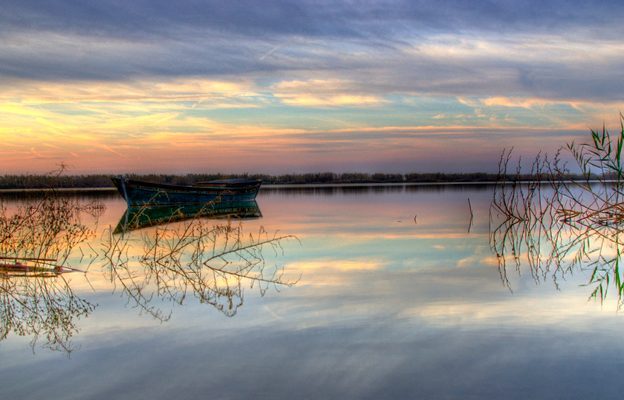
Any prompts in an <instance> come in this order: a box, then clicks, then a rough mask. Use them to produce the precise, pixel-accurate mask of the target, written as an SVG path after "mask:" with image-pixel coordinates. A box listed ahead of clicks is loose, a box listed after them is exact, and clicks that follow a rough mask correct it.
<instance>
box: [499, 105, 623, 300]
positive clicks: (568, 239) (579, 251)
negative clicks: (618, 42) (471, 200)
mask: <svg viewBox="0 0 624 400" xmlns="http://www.w3.org/2000/svg"><path fill="white" fill-rule="evenodd" d="M623 145H624V117H623V116H621V131H620V132H619V133H618V134H617V135H612V134H610V133H609V131H608V130H607V129H606V128H604V127H603V129H602V130H601V131H594V130H592V131H591V141H590V142H587V143H581V144H577V143H570V144H569V145H567V146H566V147H565V148H563V149H561V150H560V151H559V152H557V153H556V154H555V156H554V157H553V158H549V157H548V156H546V155H541V154H538V155H537V156H536V158H535V160H534V162H533V164H532V167H531V179H529V180H524V181H522V180H520V179H516V180H512V181H511V182H510V181H509V180H508V179H507V177H508V176H509V170H510V169H511V164H510V162H511V158H512V152H511V151H505V152H503V154H502V156H501V159H500V162H499V176H500V177H501V179H500V181H499V183H498V184H497V186H496V190H495V193H494V198H493V201H492V206H491V209H490V224H491V226H492V229H491V234H490V244H491V247H492V250H493V251H494V253H495V254H496V256H497V258H498V263H499V271H500V274H501V279H502V280H503V282H504V283H505V284H506V285H509V280H508V275H507V273H508V271H507V265H508V264H509V262H510V261H512V262H513V265H515V267H516V269H517V270H518V271H519V269H520V266H521V265H522V264H523V263H524V262H526V263H527V264H528V266H529V269H530V271H531V274H532V276H533V277H534V279H536V280H537V281H542V280H545V279H547V278H550V279H552V280H553V281H554V282H555V284H556V283H557V280H558V279H561V278H563V277H565V275H566V274H568V273H571V272H573V271H575V270H579V269H580V270H582V271H586V272H588V273H589V278H588V282H587V285H589V286H592V287H593V289H592V292H591V294H590V297H591V298H597V299H599V300H600V301H601V302H602V301H604V300H605V299H606V296H607V293H608V292H609V290H610V288H613V289H614V290H615V292H616V293H617V298H618V306H619V307H622V306H623V305H624V278H623V276H622V273H623V272H622V267H621V265H620V264H621V255H622V253H623V251H624V250H623V249H622V239H621V235H622V233H623V232H624V198H623V192H622V188H623V184H624V179H623V177H624V176H623V167H622V148H623ZM563 152H567V153H568V154H570V155H571V156H572V159H573V160H574V162H575V164H576V168H578V169H579V170H580V171H581V173H582V179H576V180H569V179H567V177H568V176H569V174H570V173H569V168H568V165H567V164H566V163H565V162H563V161H562V157H561V155H562V153H563ZM519 165H520V162H518V164H517V166H516V167H515V173H516V175H520V170H521V169H520V166H519Z"/></svg>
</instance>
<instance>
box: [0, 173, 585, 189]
mask: <svg viewBox="0 0 624 400" xmlns="http://www.w3.org/2000/svg"><path fill="white" fill-rule="evenodd" d="M128 177H129V178H131V179H139V180H145V181H151V182H160V183H167V184H172V185H193V184H195V183H197V182H202V181H209V180H213V179H226V178H252V179H261V180H262V181H263V183H265V184H277V185H287V184H345V183H445V182H449V183H457V182H496V181H497V180H500V179H501V177H500V176H499V175H498V174H491V173H484V172H474V173H408V174H392V173H374V174H368V173H360V172H348V173H333V172H320V173H305V174H285V175H265V174H220V173H217V174H185V175H172V174H143V175H128ZM531 178H534V177H532V176H531V175H528V174H527V175H513V176H511V175H510V176H508V177H506V179H509V180H529V179H531ZM577 178H581V177H580V176H576V175H570V179H577ZM107 187H113V184H112V181H111V179H110V175H104V174H93V175H4V176H0V189H42V188H107Z"/></svg>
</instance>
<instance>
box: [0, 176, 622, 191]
mask: <svg viewBox="0 0 624 400" xmlns="http://www.w3.org/2000/svg"><path fill="white" fill-rule="evenodd" d="M542 182H543V183H548V181H546V180H544V181H542ZM563 182H568V183H572V182H574V180H573V179H570V180H564V181H563ZM583 182H589V183H613V182H615V181H611V180H589V181H587V180H583ZM529 183H534V181H529V180H521V181H512V180H509V181H485V182H386V183H374V182H372V183H290V184H263V185H262V186H261V187H260V191H263V190H273V189H316V188H318V189H322V188H367V187H399V186H408V187H418V186H422V187H426V186H456V187H459V186H494V185H501V184H502V185H511V184H521V185H524V184H529ZM52 191H54V192H59V193H68V194H69V193H116V192H117V189H116V188H114V187H94V188H85V187H80V188H76V187H74V188H71V187H70V188H67V187H66V188H15V189H0V195H1V194H20V193H24V194H28V193H41V192H44V193H45V192H52Z"/></svg>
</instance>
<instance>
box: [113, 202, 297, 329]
mask: <svg viewBox="0 0 624 400" xmlns="http://www.w3.org/2000/svg"><path fill="white" fill-rule="evenodd" d="M261 215H262V214H261V213H260V209H259V208H258V204H257V203H256V202H255V201H245V202H223V203H209V204H207V205H204V206H195V205H184V206H157V207H155V206H151V207H147V206H145V207H139V208H129V209H128V210H126V212H125V214H124V215H123V216H122V218H121V220H120V221H119V224H118V225H117V227H116V228H115V229H114V230H113V231H112V232H109V234H108V235H107V236H106V238H105V244H104V254H105V259H106V263H105V271H106V273H107V274H109V278H110V280H111V281H112V282H113V283H114V285H115V289H116V290H117V291H121V292H122V293H123V295H124V296H126V297H127V298H128V299H129V303H130V304H132V305H133V306H136V307H137V308H139V309H140V310H141V311H142V312H143V313H147V314H150V315H152V316H153V317H155V318H157V319H160V320H167V319H169V317H170V314H171V313H170V311H167V310H165V309H164V308H163V305H166V304H170V305H174V304H180V305H181V304H184V303H185V302H187V301H189V300H190V299H196V300H197V301H199V303H201V304H208V305H211V306H213V307H214V308H215V309H217V310H219V311H220V312H222V313H223V314H225V315H227V316H234V315H235V314H236V312H237V310H238V308H239V307H240V306H242V305H243V297H244V288H245V287H246V286H249V287H250V288H255V289H256V290H259V292H260V295H264V294H265V293H266V291H267V290H268V289H269V288H270V287H273V286H290V285H293V284H294V283H295V281H294V280H289V279H285V278H284V277H283V268H282V267H281V266H279V265H277V264H273V263H269V262H267V260H266V259H265V256H264V254H263V251H264V249H266V248H269V249H271V250H272V252H271V254H272V255H279V254H281V253H283V248H282V242H283V241H284V240H288V239H292V238H293V237H292V236H290V235H278V234H269V233H268V232H266V231H265V230H264V228H262V227H260V228H259V229H258V230H257V231H255V232H253V233H250V232H249V231H248V230H247V229H245V227H244V223H243V221H244V220H245V219H250V218H258V217H261ZM146 227H153V229H150V230H149V231H142V232H133V231H134V230H137V229H139V228H146ZM137 237H140V240H139V241H138V243H140V246H141V247H142V248H141V249H137V248H135V247H134V246H137V241H136V240H134V239H136V238H137ZM155 300H158V301H155Z"/></svg>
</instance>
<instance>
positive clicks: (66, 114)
mask: <svg viewBox="0 0 624 400" xmlns="http://www.w3.org/2000/svg"><path fill="white" fill-rule="evenodd" d="M623 18H624V3H623V2H620V1H595V0H594V1H592V0H589V1H563V0H559V1H548V0H540V1H537V0H527V1H511V0H509V1H507V0H502V1H494V0H474V1H461V0H437V1H432V0H412V1H357V2H356V1H342V0H331V1H318V0H317V1H311V0H300V1H284V0H265V1H262V2H258V1H251V0H244V1H225V2H224V1H212V0H178V1H170V0H167V1H165V0H152V1H147V0H135V1H120V0H97V1H91V0H48V1H34V0H3V1H2V6H1V7H0V121H1V122H2V123H1V124H0V138H1V139H2V146H0V174H7V173H11V174H12V173H43V172H46V171H50V170H54V169H56V168H57V166H58V165H60V164H64V165H66V166H67V167H68V172H69V173H75V174H82V173H127V172H136V173H146V172H161V173H187V172H224V173H228V172H232V173H243V172H249V173H271V174H279V173H302V172H318V171H333V172H347V171H349V172H351V171H353V172H405V173H407V172H434V171H442V172H476V171H485V172H494V171H496V169H497V160H498V158H499V156H500V154H501V151H502V150H503V149H504V148H511V147H513V148H514V151H515V154H517V155H518V156H522V157H523V158H525V159H529V158H530V157H531V156H532V155H535V154H536V153H537V152H539V151H547V152H553V151H555V150H556V149H557V148H558V147H560V146H562V145H565V144H566V143H569V142H571V141H572V140H575V141H577V142H582V141H584V140H586V139H587V138H589V130H590V129H600V128H601V127H602V126H603V124H606V126H607V128H610V129H613V130H615V129H619V113H620V112H621V111H624V107H623V105H624V99H623V95H622V93H624V42H623V41H622V40H621V38H622V37H623V36H624V24H622V22H621V21H622V19H623Z"/></svg>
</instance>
